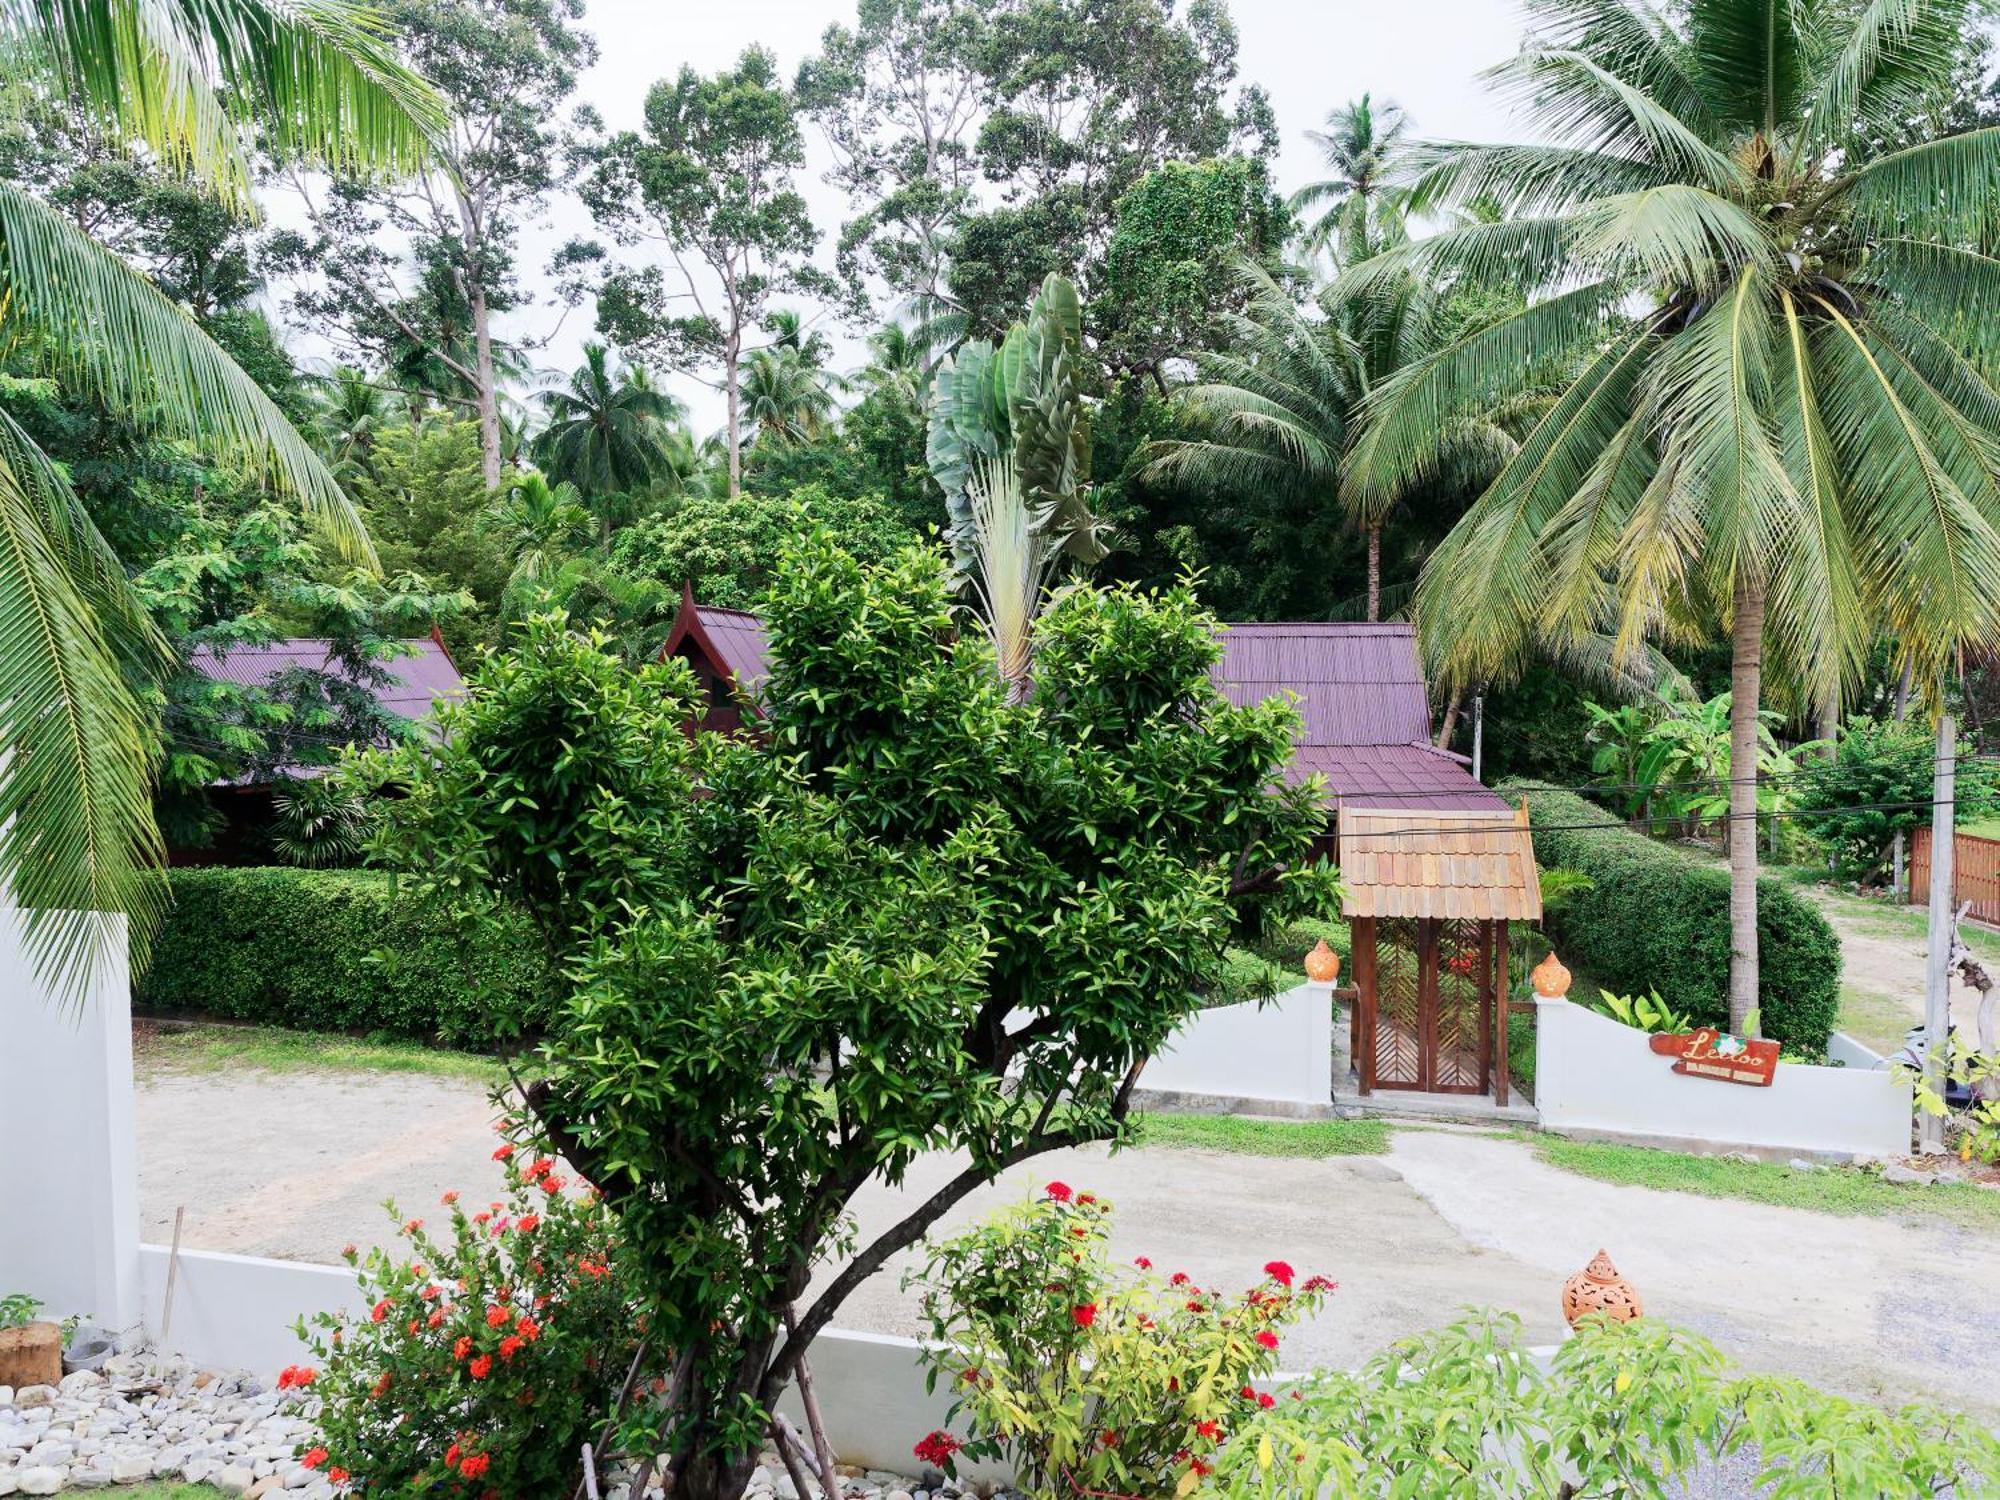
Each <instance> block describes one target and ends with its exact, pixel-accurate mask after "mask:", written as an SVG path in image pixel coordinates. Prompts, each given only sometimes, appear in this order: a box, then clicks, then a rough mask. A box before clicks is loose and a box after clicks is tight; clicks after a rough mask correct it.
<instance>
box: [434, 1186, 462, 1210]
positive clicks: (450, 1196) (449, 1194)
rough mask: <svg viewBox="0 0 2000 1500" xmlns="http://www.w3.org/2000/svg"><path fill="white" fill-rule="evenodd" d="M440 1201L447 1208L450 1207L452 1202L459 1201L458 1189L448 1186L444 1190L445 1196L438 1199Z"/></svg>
mask: <svg viewBox="0 0 2000 1500" xmlns="http://www.w3.org/2000/svg"><path fill="white" fill-rule="evenodd" d="M438 1202H440V1203H442V1204H443V1205H444V1206H445V1207H446V1208H450V1207H451V1206H452V1204H454V1203H456V1202H458V1189H457V1188H446V1189H445V1190H444V1196H443V1197H442V1198H440V1199H438Z"/></svg>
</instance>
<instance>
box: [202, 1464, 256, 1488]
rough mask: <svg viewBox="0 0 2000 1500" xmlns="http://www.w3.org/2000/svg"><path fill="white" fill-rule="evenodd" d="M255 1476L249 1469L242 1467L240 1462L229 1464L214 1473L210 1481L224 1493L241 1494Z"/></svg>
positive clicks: (252, 1481)
mask: <svg viewBox="0 0 2000 1500" xmlns="http://www.w3.org/2000/svg"><path fill="white" fill-rule="evenodd" d="M256 1478H257V1476H256V1475H255V1474H253V1473H251V1472H250V1470H248V1469H246V1468H244V1467H243V1466H242V1465H241V1464H230V1465H228V1466H227V1467H226V1468H224V1469H223V1470H222V1471H221V1472H220V1473H218V1474H216V1475H214V1476H213V1478H212V1479H211V1480H210V1483H212V1484H213V1485H214V1486H215V1487H216V1488H217V1489H219V1490H221V1491H222V1492H223V1493H225V1494H229V1495H241V1494H245V1493H247V1492H248V1490H249V1488H250V1486H251V1484H252V1483H254V1482H255V1480H256Z"/></svg>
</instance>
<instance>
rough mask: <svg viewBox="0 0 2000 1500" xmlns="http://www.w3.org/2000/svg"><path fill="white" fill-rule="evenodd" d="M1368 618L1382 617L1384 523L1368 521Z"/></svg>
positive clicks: (1376, 618) (1377, 618)
mask: <svg viewBox="0 0 2000 1500" xmlns="http://www.w3.org/2000/svg"><path fill="white" fill-rule="evenodd" d="M1368 618H1369V619H1371V620H1379V619H1381V618H1382V523H1381V522H1380V521H1371V522H1369V523H1368Z"/></svg>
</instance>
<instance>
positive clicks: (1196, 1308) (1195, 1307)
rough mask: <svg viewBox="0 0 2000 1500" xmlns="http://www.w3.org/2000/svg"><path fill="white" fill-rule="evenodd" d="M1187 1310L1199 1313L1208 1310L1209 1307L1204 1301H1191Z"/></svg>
mask: <svg viewBox="0 0 2000 1500" xmlns="http://www.w3.org/2000/svg"><path fill="white" fill-rule="evenodd" d="M1187 1310H1188V1311H1189V1312H1191V1313H1199V1312H1207V1311H1208V1308H1207V1307H1206V1306H1205V1305H1204V1304H1203V1303H1200V1302H1190V1303H1189V1304H1188V1305H1187Z"/></svg>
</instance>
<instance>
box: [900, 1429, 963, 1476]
mask: <svg viewBox="0 0 2000 1500" xmlns="http://www.w3.org/2000/svg"><path fill="white" fill-rule="evenodd" d="M964 1446H965V1444H963V1443H961V1442H960V1441H959V1440H958V1439H957V1438H955V1437H953V1436H952V1435H951V1434H950V1433H948V1432H943V1431H939V1432H932V1433H927V1434H926V1435H925V1436H924V1437H923V1438H922V1439H920V1440H919V1441H918V1443H917V1445H916V1447H914V1448H912V1449H911V1450H910V1451H911V1452H912V1453H914V1454H916V1456H917V1457H918V1458H920V1459H922V1460H923V1461H924V1462H925V1463H927V1464H930V1465H931V1466H932V1467H933V1468H939V1469H942V1468H943V1467H944V1466H945V1465H946V1464H948V1463H950V1462H951V1456H952V1454H954V1453H956V1452H958V1450H959V1449H961V1448H963V1447H964Z"/></svg>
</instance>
